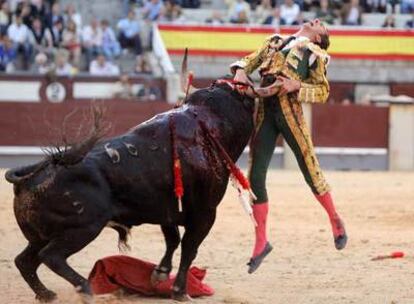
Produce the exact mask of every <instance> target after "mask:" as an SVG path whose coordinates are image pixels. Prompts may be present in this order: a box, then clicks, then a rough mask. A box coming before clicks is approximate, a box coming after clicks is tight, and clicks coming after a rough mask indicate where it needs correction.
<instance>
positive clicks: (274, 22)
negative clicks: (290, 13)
mask: <svg viewBox="0 0 414 304" xmlns="http://www.w3.org/2000/svg"><path fill="white" fill-rule="evenodd" d="M263 24H266V25H271V26H273V27H275V28H279V27H280V26H281V25H285V24H286V23H285V20H283V19H282V18H281V17H280V8H278V7H275V8H274V9H273V11H272V14H271V15H270V16H269V17H267V18H266V20H265V21H264V22H263Z"/></svg>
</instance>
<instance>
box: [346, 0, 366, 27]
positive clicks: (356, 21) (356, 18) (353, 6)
mask: <svg viewBox="0 0 414 304" xmlns="http://www.w3.org/2000/svg"><path fill="white" fill-rule="evenodd" d="M361 16H362V7H361V6H360V5H359V0H351V1H350V2H349V3H345V4H344V6H343V7H342V10H341V19H342V25H361V23H362V17H361Z"/></svg>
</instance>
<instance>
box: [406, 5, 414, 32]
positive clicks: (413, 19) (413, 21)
mask: <svg viewBox="0 0 414 304" xmlns="http://www.w3.org/2000/svg"><path fill="white" fill-rule="evenodd" d="M405 28H406V29H414V10H413V11H412V16H411V19H410V20H408V21H407V22H406V23H405Z"/></svg>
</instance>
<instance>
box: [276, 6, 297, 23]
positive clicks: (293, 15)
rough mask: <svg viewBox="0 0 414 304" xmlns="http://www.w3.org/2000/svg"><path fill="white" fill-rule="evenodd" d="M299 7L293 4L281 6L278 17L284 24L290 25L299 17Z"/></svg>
mask: <svg viewBox="0 0 414 304" xmlns="http://www.w3.org/2000/svg"><path fill="white" fill-rule="evenodd" d="M299 13H300V8H299V5H297V4H296V3H294V4H293V5H292V6H287V5H284V4H282V5H281V6H280V17H281V18H283V19H284V20H285V22H286V24H288V25H291V24H292V23H293V22H294V21H295V20H296V19H297V18H298V16H299Z"/></svg>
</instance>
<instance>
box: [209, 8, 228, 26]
mask: <svg viewBox="0 0 414 304" xmlns="http://www.w3.org/2000/svg"><path fill="white" fill-rule="evenodd" d="M206 23H209V24H212V25H220V24H223V23H224V20H223V18H222V16H221V13H220V11H218V10H214V11H213V12H212V13H211V17H210V18H208V19H206Z"/></svg>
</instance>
